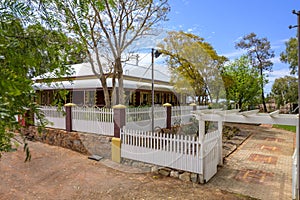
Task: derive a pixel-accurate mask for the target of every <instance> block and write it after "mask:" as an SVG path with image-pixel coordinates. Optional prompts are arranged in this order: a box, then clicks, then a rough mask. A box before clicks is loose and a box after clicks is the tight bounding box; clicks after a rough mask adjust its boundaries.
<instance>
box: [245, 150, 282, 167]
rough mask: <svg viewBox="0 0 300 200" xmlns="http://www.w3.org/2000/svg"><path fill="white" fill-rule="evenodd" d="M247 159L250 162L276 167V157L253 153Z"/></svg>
mask: <svg viewBox="0 0 300 200" xmlns="http://www.w3.org/2000/svg"><path fill="white" fill-rule="evenodd" d="M248 159H249V160H250V161H255V162H261V163H265V164H273V165H276V163H277V159H278V157H276V156H266V155H262V154H255V153H253V154H251V155H250V156H249V158H248Z"/></svg>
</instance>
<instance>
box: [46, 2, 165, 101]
mask: <svg viewBox="0 0 300 200" xmlns="http://www.w3.org/2000/svg"><path fill="white" fill-rule="evenodd" d="M167 2H168V1H167V0H159V1H153V0H137V1H132V0H120V1H114V0H102V1H99V0H81V1H61V0H45V1H42V6H43V7H44V8H45V9H44V11H45V12H44V15H45V16H47V19H45V20H47V21H49V23H50V22H52V19H53V21H55V22H56V23H57V24H58V27H60V28H61V29H63V30H64V31H66V32H67V33H68V34H72V36H74V38H77V39H78V40H80V41H81V43H82V44H83V45H84V51H85V53H86V54H87V57H88V59H87V60H88V61H89V62H90V64H91V68H92V70H93V72H94V74H95V75H96V76H97V77H98V78H99V80H100V82H101V84H102V88H103V92H104V99H105V104H106V107H111V105H113V104H115V103H117V102H115V101H116V95H115V86H116V82H115V81H116V80H118V83H119V86H118V91H119V97H120V98H119V101H120V102H118V103H120V104H124V88H123V67H122V62H123V58H125V59H127V58H128V57H129V52H132V49H130V50H129V48H130V45H132V43H133V42H134V41H136V40H137V39H139V38H141V37H143V36H145V35H149V34H152V33H153V28H154V27H155V25H156V24H158V23H159V22H160V21H164V20H166V15H167V13H168V12H169V10H170V9H169V5H168V3H167ZM52 24H55V23H52ZM121 58H122V60H121ZM108 73H110V74H111V75H112V76H110V77H113V78H112V82H113V83H112V85H113V88H112V90H113V91H114V92H113V93H112V94H113V95H111V96H110V94H109V91H108V86H107V83H106V79H107V78H108V76H106V74H108Z"/></svg>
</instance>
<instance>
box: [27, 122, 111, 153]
mask: <svg viewBox="0 0 300 200" xmlns="http://www.w3.org/2000/svg"><path fill="white" fill-rule="evenodd" d="M22 133H23V134H24V135H25V136H26V137H27V138H28V139H31V140H35V141H40V142H43V143H46V144H50V145H55V146H60V147H64V148H68V149H71V150H73V151H77V152H80V153H83V154H87V155H92V154H96V155H99V156H102V157H104V158H109V159H110V158H111V139H112V137H109V136H103V135H97V134H92V133H81V132H67V131H65V130H61V129H53V128H45V129H43V130H42V131H41V132H38V129H37V127H35V126H30V127H28V128H26V129H23V130H22Z"/></svg>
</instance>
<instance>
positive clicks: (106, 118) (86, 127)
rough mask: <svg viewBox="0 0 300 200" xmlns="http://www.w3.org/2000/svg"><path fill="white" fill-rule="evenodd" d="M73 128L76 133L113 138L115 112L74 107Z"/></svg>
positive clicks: (104, 109)
mask: <svg viewBox="0 0 300 200" xmlns="http://www.w3.org/2000/svg"><path fill="white" fill-rule="evenodd" d="M72 126H73V130H75V131H81V132H86V133H96V134H101V135H109V136H113V135H114V124H113V110H112V109H106V108H101V109H99V108H89V107H73V108H72Z"/></svg>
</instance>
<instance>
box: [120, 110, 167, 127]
mask: <svg viewBox="0 0 300 200" xmlns="http://www.w3.org/2000/svg"><path fill="white" fill-rule="evenodd" d="M153 113H154V127H160V128H165V127H166V118H167V113H166V108H165V107H154V112H153ZM151 118H152V108H151V107H144V108H127V109H126V129H133V130H144V131H151V130H152V119H151Z"/></svg>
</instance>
